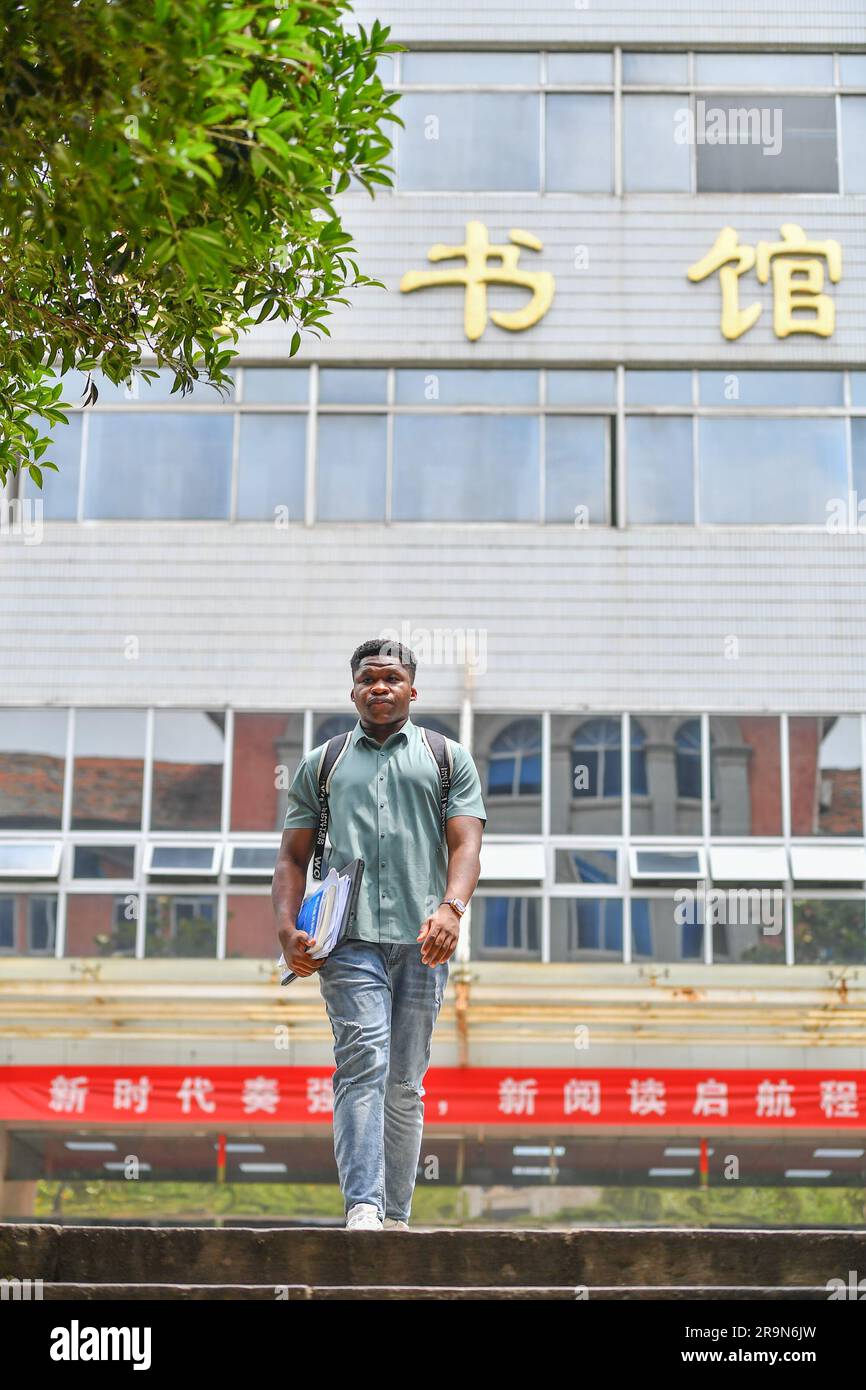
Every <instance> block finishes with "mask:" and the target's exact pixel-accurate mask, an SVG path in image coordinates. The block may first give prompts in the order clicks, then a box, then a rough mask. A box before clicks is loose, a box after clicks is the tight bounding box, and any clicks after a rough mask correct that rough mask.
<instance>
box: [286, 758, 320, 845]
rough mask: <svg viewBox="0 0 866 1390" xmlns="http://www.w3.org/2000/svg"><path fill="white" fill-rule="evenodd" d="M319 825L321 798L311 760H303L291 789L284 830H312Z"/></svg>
mask: <svg viewBox="0 0 866 1390" xmlns="http://www.w3.org/2000/svg"><path fill="white" fill-rule="evenodd" d="M318 824H319V797H318V793H317V790H316V784H315V779H314V777H313V768H312V764H311V762H310V759H309V758H308V757H307V758H302V759H301V761H300V763H299V764H298V770H297V772H296V773H295V776H294V780H293V781H292V785H291V786H290V787H289V796H288V803H287V807H286V818H285V820H284V821H283V829H284V830H312V829H314V827H315V826H317V825H318Z"/></svg>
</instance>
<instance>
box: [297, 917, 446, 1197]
mask: <svg viewBox="0 0 866 1390" xmlns="http://www.w3.org/2000/svg"><path fill="white" fill-rule="evenodd" d="M449 968H450V962H449V961H442V962H441V963H440V964H439V965H435V966H432V967H431V966H429V965H425V964H424V962H423V961H422V959H421V943H420V942H412V943H411V944H408V945H405V944H403V943H397V942H394V943H391V942H389V943H386V944H385V945H380V944H379V943H378V942H375V941H360V940H357V939H355V938H344V940H343V941H341V942H340V944H339V946H337V948H336V950H335V951H333V952H332V953H331V955H330V956H329V957H328V959H327V960H326V961H325V964H324V965H323V966H322V967H321V969H320V970H319V971H318V976H319V982H320V988H321V991H322V998H323V999H324V1001H325V1007H326V1009H327V1011H328V1018H329V1019H330V1022H331V1031H332V1032H333V1034H334V1061H335V1063H336V1071H335V1072H334V1083H333V1084H334V1157H335V1158H336V1160H337V1171H338V1173H339V1176H340V1190H341V1192H342V1194H343V1200H344V1203H345V1209H346V1213H347V1214H348V1211H349V1209H350V1208H351V1207H353V1206H355V1204H356V1203H357V1202H369V1203H370V1204H371V1205H373V1206H375V1207H376V1209H377V1210H378V1212H379V1216H380V1217H385V1216H390V1217H393V1218H394V1219H395V1220H397V1221H408V1220H409V1212H410V1209H411V1206H412V1194H413V1192H414V1190H415V1180H416V1176H417V1172H418V1158H419V1155H420V1153H421V1135H422V1131H423V1128H424V1102H423V1100H422V1097H423V1095H424V1086H423V1084H422V1083H423V1080H424V1076H425V1074H426V1072H427V1068H428V1066H429V1065H430V1049H431V1044H432V1040H433V1027H434V1024H435V1022H436V1019H437V1018H438V1016H439V1010H440V1008H441V1007H442V999H443V996H444V994H445V986H446V985H447V983H448V974H449Z"/></svg>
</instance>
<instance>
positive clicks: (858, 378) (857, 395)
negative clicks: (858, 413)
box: [848, 372, 866, 405]
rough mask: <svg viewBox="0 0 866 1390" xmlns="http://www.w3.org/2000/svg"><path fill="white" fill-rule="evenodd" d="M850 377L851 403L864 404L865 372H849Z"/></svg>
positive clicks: (865, 403)
mask: <svg viewBox="0 0 866 1390" xmlns="http://www.w3.org/2000/svg"><path fill="white" fill-rule="evenodd" d="M848 375H849V376H850V378H851V404H852V405H866V372H849V373H848Z"/></svg>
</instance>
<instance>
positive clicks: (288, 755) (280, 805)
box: [231, 713, 304, 830]
mask: <svg viewBox="0 0 866 1390" xmlns="http://www.w3.org/2000/svg"><path fill="white" fill-rule="evenodd" d="M303 741H304V717H303V715H302V714H242V713H238V714H236V715H235V732H234V751H233V755H232V808H231V829H232V830H281V829H282V826H283V821H284V820H285V818H286V794H287V791H288V788H289V786H290V785H291V780H292V778H293V777H294V775H295V769H296V768H297V766H298V763H299V761H300V758H301V753H302V752H303Z"/></svg>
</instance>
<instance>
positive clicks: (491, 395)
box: [396, 368, 538, 406]
mask: <svg viewBox="0 0 866 1390" xmlns="http://www.w3.org/2000/svg"><path fill="white" fill-rule="evenodd" d="M396 376H397V391H396V400H397V404H398V405H445V406H448V405H537V404H538V372H523V371H515V372H508V371H486V370H484V369H483V368H480V369H477V370H473V369H472V368H466V370H449V369H445V370H444V371H440V370H438V369H437V370H436V371H414V370H411V369H409V368H405V369H403V368H400V369H398V371H397V373H396Z"/></svg>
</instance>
